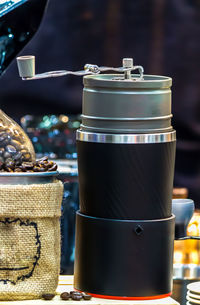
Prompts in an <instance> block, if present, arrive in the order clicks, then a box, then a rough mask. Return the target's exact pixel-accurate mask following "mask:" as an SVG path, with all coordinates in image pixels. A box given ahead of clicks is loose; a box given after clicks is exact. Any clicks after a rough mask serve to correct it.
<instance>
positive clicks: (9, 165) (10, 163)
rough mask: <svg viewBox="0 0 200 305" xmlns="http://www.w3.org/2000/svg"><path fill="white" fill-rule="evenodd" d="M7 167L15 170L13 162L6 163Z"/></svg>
mask: <svg viewBox="0 0 200 305" xmlns="http://www.w3.org/2000/svg"><path fill="white" fill-rule="evenodd" d="M6 167H8V168H11V169H14V168H15V162H14V161H13V160H11V161H8V162H6Z"/></svg>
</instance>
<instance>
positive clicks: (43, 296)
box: [42, 293, 55, 300]
mask: <svg viewBox="0 0 200 305" xmlns="http://www.w3.org/2000/svg"><path fill="white" fill-rule="evenodd" d="M54 297H55V294H52V293H45V294H43V295H42V298H43V299H45V300H52V299H53V298H54Z"/></svg>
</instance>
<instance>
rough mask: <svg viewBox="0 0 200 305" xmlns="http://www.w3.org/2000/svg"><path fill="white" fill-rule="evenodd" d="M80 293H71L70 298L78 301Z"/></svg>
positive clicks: (80, 297) (80, 296)
mask: <svg viewBox="0 0 200 305" xmlns="http://www.w3.org/2000/svg"><path fill="white" fill-rule="evenodd" d="M82 297H83V296H82V294H80V293H79V294H78V293H73V294H72V295H71V298H72V300H74V301H80V300H81V299H82Z"/></svg>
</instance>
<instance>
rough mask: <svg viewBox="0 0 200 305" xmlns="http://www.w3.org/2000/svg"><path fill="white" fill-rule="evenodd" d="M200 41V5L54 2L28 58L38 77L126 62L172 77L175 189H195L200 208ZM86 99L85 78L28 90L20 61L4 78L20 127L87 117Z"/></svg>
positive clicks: (193, 0)
mask: <svg viewBox="0 0 200 305" xmlns="http://www.w3.org/2000/svg"><path fill="white" fill-rule="evenodd" d="M34 13H36V12H34ZM199 37H200V0H179V1H176V0H134V1H131V0H126V1H123V0H101V1H100V0H73V1H72V0H67V1H66V0H59V1H56V0H50V1H49V4H48V7H47V10H46V14H45V15H44V18H43V21H42V23H41V26H40V28H39V30H38V32H37V33H36V35H35V36H34V37H33V39H32V40H31V41H30V42H29V43H28V45H27V46H26V47H25V48H24V49H23V51H22V52H21V53H20V54H21V55H24V54H28V55H30V54H34V55H35V56H36V72H37V73H39V72H44V71H49V70H56V69H71V70H77V69H82V68H83V66H84V64H86V63H95V64H97V65H110V66H120V65H121V60H122V58H123V57H133V58H134V62H135V64H139V65H142V66H143V67H144V69H145V73H147V74H158V75H166V76H171V77H172V78H173V87H172V94H173V96H172V107H173V109H172V113H173V115H174V117H173V126H174V128H175V129H176V130H177V138H178V141H177V154H176V171H175V180H174V185H175V186H178V187H179V186H181V187H187V188H188V190H189V197H191V198H192V199H193V200H194V201H195V204H196V207H200V70H199V68H200V56H199V54H200V40H199ZM81 95H82V78H79V77H73V76H70V77H61V78H54V79H46V80H40V81H34V82H22V81H21V79H20V78H19V77H18V72H17V67H16V62H15V61H13V62H12V64H11V65H10V66H9V67H8V69H7V71H6V73H4V75H2V77H1V90H0V103H1V104H0V105H1V108H2V109H3V110H4V111H5V112H6V113H7V114H8V115H10V116H11V117H12V118H14V119H15V120H17V121H20V118H21V117H23V116H24V115H27V114H30V115H32V116H34V118H30V117H29V118H28V120H29V122H28V124H29V123H30V126H31V125H32V123H31V122H30V120H32V119H33V121H35V116H44V115H47V114H53V115H60V114H64V115H71V114H73V115H77V114H80V113H81ZM36 120H38V118H36ZM41 120H43V119H42V118H41ZM64 120H66V119H64ZM44 121H45V119H44ZM55 122H56V119H54V123H53V124H54V125H55ZM61 122H62V121H61ZM33 124H35V122H33ZM45 124H46V127H47V129H48V128H50V127H51V126H50V125H51V123H49V122H48V120H47V121H46V123H45ZM48 124H49V126H48ZM77 124H78V123H75V126H74V127H75V128H77V127H78V125H77ZM43 125H44V124H43ZM34 126H35V125H34ZM55 133H56V132H55ZM35 141H36V138H35ZM61 142H62V141H61ZM35 143H36V142H35ZM61 145H63V146H64V145H65V144H64V143H61ZM38 149H39V147H38ZM40 150H42V148H40ZM60 157H61V156H60Z"/></svg>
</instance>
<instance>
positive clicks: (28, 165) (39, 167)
mask: <svg viewBox="0 0 200 305" xmlns="http://www.w3.org/2000/svg"><path fill="white" fill-rule="evenodd" d="M56 170H57V165H56V163H55V162H53V161H50V160H48V157H43V158H41V159H39V160H37V161H35V162H33V161H21V160H13V159H12V158H7V159H6V160H5V161H4V162H2V161H1V160H0V172H19V173H20V172H27V173H34V172H47V171H48V172H54V171H56Z"/></svg>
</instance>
